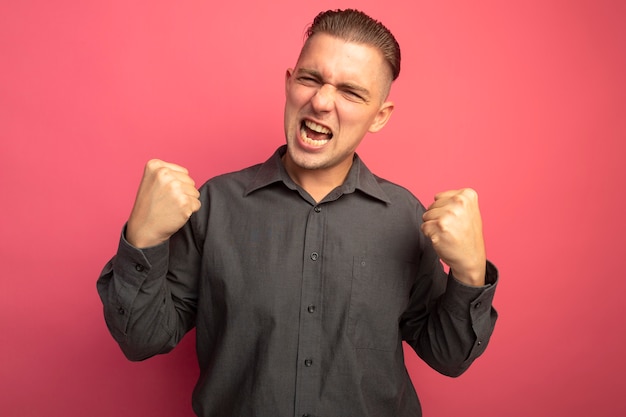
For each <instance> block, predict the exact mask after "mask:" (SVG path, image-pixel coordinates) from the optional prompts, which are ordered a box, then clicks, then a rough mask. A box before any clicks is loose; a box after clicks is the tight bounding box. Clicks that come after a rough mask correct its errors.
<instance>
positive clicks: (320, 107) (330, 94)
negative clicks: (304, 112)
mask: <svg viewBox="0 0 626 417" xmlns="http://www.w3.org/2000/svg"><path fill="white" fill-rule="evenodd" d="M334 104H335V87H333V86H332V85H330V84H323V85H322V86H321V87H320V88H319V89H318V90H317V91H316V92H315V95H314V96H313V97H311V105H312V106H313V109H315V111H318V112H327V111H330V110H332V108H333V106H334Z"/></svg>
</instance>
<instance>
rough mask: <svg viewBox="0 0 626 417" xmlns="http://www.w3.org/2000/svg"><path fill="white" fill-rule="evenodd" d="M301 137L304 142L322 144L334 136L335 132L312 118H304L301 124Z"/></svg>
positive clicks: (313, 144) (315, 144)
mask: <svg viewBox="0 0 626 417" xmlns="http://www.w3.org/2000/svg"><path fill="white" fill-rule="evenodd" d="M300 137H301V138H302V140H303V141H304V143H306V144H309V145H312V146H322V145H325V144H326V143H328V142H329V141H330V140H331V139H332V138H333V132H331V130H330V129H328V128H327V127H324V126H322V125H319V124H317V123H315V122H312V121H310V120H303V121H302V124H301V125H300Z"/></svg>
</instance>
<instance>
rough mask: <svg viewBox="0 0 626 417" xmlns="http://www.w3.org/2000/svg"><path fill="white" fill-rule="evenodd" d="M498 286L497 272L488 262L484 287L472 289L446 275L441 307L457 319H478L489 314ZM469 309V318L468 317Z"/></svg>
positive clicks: (472, 287)
mask: <svg viewBox="0 0 626 417" xmlns="http://www.w3.org/2000/svg"><path fill="white" fill-rule="evenodd" d="M497 284H498V270H497V269H496V267H495V266H494V265H493V264H492V263H491V262H489V261H487V265H486V273H485V285H484V286H481V287H474V286H470V285H467V284H464V283H462V282H461V281H459V280H457V279H455V278H454V276H453V275H452V272H450V273H449V274H448V284H447V287H446V292H445V294H444V296H443V301H442V302H443V306H444V308H445V309H446V310H448V311H449V312H450V313H451V314H454V315H455V316H457V317H459V318H469V317H478V316H481V315H483V314H487V313H489V311H490V310H491V303H492V301H493V297H494V294H495V290H496V287H497ZM468 309H469V313H470V314H469V316H468Z"/></svg>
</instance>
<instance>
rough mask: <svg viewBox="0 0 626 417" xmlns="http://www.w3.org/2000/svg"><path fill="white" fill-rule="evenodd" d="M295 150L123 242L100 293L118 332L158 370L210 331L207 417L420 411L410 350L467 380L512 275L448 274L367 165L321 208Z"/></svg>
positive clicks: (409, 203) (405, 206)
mask: <svg viewBox="0 0 626 417" xmlns="http://www.w3.org/2000/svg"><path fill="white" fill-rule="evenodd" d="M284 152H285V147H284V146H283V147H281V148H279V149H278V150H277V151H276V153H275V154H274V155H273V156H272V157H271V158H270V159H269V160H268V161H266V162H265V163H263V164H259V165H255V166H253V167H250V168H247V169H244V170H242V171H239V172H236V173H231V174H226V175H222V176H218V177H215V178H213V179H211V180H209V181H208V182H207V183H206V184H204V185H203V186H202V187H201V189H200V192H201V197H200V198H201V201H202V208H201V209H200V211H199V212H197V213H195V214H194V215H193V216H192V217H191V219H190V221H189V222H188V223H187V224H186V225H185V226H184V227H183V228H182V229H181V230H180V231H179V232H178V233H176V234H175V235H174V236H172V237H171V238H170V240H169V241H168V242H166V243H164V244H161V245H159V246H155V247H151V248H147V249H143V250H139V249H137V248H134V247H132V246H131V245H130V244H129V243H128V242H126V240H125V239H124V236H123V234H122V237H121V239H120V244H119V249H118V253H117V255H116V256H115V257H114V258H113V259H112V260H111V261H110V262H109V263H108V264H107V265H106V266H105V268H104V270H103V271H102V274H101V276H100V279H99V280H98V285H97V286H98V292H99V294H100V297H101V299H102V302H103V304H104V313H105V319H106V322H107V325H108V327H109V329H110V331H111V334H112V335H113V337H114V338H115V339H116V340H117V342H118V343H119V345H120V346H121V348H122V350H123V351H124V353H125V355H126V356H127V357H128V358H129V359H131V360H143V359H146V358H148V357H150V356H153V355H155V354H159V353H164V352H167V351H169V350H171V349H172V348H173V347H174V346H175V345H176V344H177V343H178V342H179V340H180V339H181V338H182V337H183V335H184V334H185V333H186V332H187V331H189V330H190V329H191V328H193V327H194V326H195V327H196V338H197V355H198V361H199V365H200V378H199V380H198V383H197V385H196V388H195V390H194V393H193V408H194V410H195V412H196V413H197V414H198V415H199V416H205V417H208V416H214V417H217V416H219V417H223V416H229V417H234V416H247V417H250V416H258V417H286V416H298V417H300V416H316V417H318V416H323V417H349V416H355V417H356V416H358V417H364V416H372V417H386V416H389V417H409V416H411V417H415V416H420V415H421V409H420V404H419V401H418V399H417V395H416V394H415V390H414V389H413V385H412V383H411V380H410V377H409V375H408V373H407V370H406V367H405V364H404V357H403V351H402V341H405V342H406V343H407V344H408V345H410V346H411V347H412V348H413V349H414V350H415V351H416V352H417V354H418V355H419V356H420V357H421V358H422V359H423V360H424V361H425V362H426V363H428V364H429V365H430V366H431V367H433V368H434V369H436V370H437V371H439V372H441V373H443V374H445V375H450V376H456V375H459V374H461V373H462V372H463V371H465V370H466V369H467V368H468V367H469V365H470V364H471V363H472V361H474V359H476V358H477V357H478V356H479V355H480V354H481V353H482V352H483V351H484V349H485V347H486V346H487V342H488V340H489V338H490V336H491V334H492V332H493V328H494V325H495V321H496V317H497V314H496V312H495V310H494V309H493V308H492V305H491V304H492V299H493V295H494V291H495V287H496V281H497V271H496V269H495V268H494V267H493V265H492V264H491V263H489V262H487V265H486V268H487V285H486V286H484V287H480V288H476V287H470V286H466V285H464V284H462V283H460V282H459V281H457V280H456V279H454V277H452V276H451V275H450V276H449V275H446V274H445V272H444V270H443V268H442V265H441V263H440V261H439V259H438V258H437V255H436V254H435V252H434V250H433V248H432V246H431V243H430V241H429V240H428V239H427V238H426V237H425V236H424V235H423V234H422V233H421V231H420V224H421V221H422V220H421V218H422V214H423V212H424V207H423V206H422V204H421V203H420V202H419V201H418V200H417V199H416V198H415V197H414V196H413V195H412V194H411V193H410V192H408V191H407V190H406V189H404V188H402V187H399V186H397V185H395V184H392V183H390V182H388V181H386V180H384V179H381V178H378V177H376V176H375V175H373V174H372V173H371V172H370V171H369V170H368V169H367V167H366V166H365V165H364V164H363V163H362V162H361V160H360V159H359V158H358V156H355V158H354V163H353V165H352V168H351V170H350V172H349V174H348V177H347V179H346V181H345V183H344V184H343V185H342V186H340V187H337V188H336V189H335V190H333V191H332V192H331V193H330V194H329V195H328V196H326V197H325V198H324V200H322V201H321V202H319V203H316V202H315V201H314V200H313V199H312V198H311V197H310V196H309V195H308V194H307V193H306V192H305V191H304V190H302V189H301V188H300V187H298V186H297V185H296V184H295V183H294V182H293V181H292V180H291V179H290V178H289V176H288V175H287V173H286V171H285V169H284V167H283V165H282V162H281V159H280V157H281V155H282V154H284Z"/></svg>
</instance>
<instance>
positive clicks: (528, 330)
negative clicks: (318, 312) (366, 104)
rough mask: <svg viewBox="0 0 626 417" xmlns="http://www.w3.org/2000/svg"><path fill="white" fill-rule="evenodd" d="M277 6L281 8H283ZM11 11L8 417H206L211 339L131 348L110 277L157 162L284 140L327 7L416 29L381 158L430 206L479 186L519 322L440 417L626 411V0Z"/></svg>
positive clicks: (366, 151) (5, 205)
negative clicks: (132, 356)
mask: <svg viewBox="0 0 626 417" xmlns="http://www.w3.org/2000/svg"><path fill="white" fill-rule="evenodd" d="M270 3H271V4H270ZM309 3H310V4H305V3H304V2H295V1H286V0H279V1H274V2H257V1H252V0H247V1H243V2H242V1H224V2H209V1H199V0H196V1H193V0H184V1H164V0H150V1H147V0H143V1H127V0H107V1H84V0H83V1H78V0H74V1H72V0H57V1H49V0H39V1H37V0H22V1H9V0H4V1H2V4H1V5H0V190H1V192H2V203H1V205H0V207H1V210H2V211H1V216H0V232H1V237H2V238H1V239H0V265H1V267H2V274H1V276H0V280H1V281H0V283H1V286H0V414H1V415H2V416H21V417H23V416H44V415H45V416H65V417H68V416H81V417H83V416H92V417H97V416H148V415H149V416H157V417H159V416H191V414H192V413H191V407H190V395H191V390H192V387H193V385H194V383H195V378H196V376H197V373H198V372H197V370H196V361H195V357H194V355H195V353H194V347H193V342H194V336H193V333H192V334H190V335H188V337H186V338H185V339H184V341H183V342H182V344H181V345H180V346H179V347H178V348H177V349H175V351H174V352H172V353H171V354H170V355H166V356H161V357H157V358H154V359H151V360H149V361H146V362H143V363H131V362H128V361H126V360H125V359H124V357H123V356H122V354H121V352H120V351H119V349H118V347H117V345H116V344H115V343H114V341H113V339H112V338H111V337H110V336H109V334H108V332H107V330H106V327H105V325H104V321H103V318H102V313H101V305H100V301H99V299H98V297H97V294H96V289H95V281H96V278H97V276H98V274H99V272H100V269H101V267H102V266H103V265H104V263H105V262H106V261H107V260H108V258H109V257H110V256H111V255H112V254H113V252H114V250H115V248H116V244H117V239H118V236H119V232H120V230H121V227H122V224H123V223H124V221H125V219H126V217H127V215H128V213H129V211H130V208H131V204H132V201H133V199H134V194H135V191H136V187H137V185H138V182H139V178H140V175H141V172H142V169H143V165H144V163H145V161H146V160H147V159H149V158H153V157H158V158H162V159H166V160H168V161H172V162H176V163H179V164H181V165H184V166H186V167H188V168H189V169H190V171H191V173H192V176H193V177H194V178H195V179H196V181H197V182H199V183H201V182H204V181H205V180H206V179H208V178H209V177H211V176H213V175H216V174H219V173H223V172H225V171H230V170H235V169H239V168H242V167H245V166H248V165H250V164H253V163H256V162H260V161H262V160H265V159H266V158H267V157H268V156H269V154H270V153H271V152H272V151H273V150H274V149H275V148H276V147H277V146H279V145H280V144H282V143H283V133H282V106H283V100H284V91H283V77H284V71H285V69H286V68H287V67H288V66H292V65H293V64H294V63H295V59H296V56H297V54H298V52H299V48H300V46H301V42H302V35H303V31H304V29H305V26H306V25H307V24H308V23H309V22H310V21H311V20H312V18H313V16H314V15H315V14H316V13H317V12H318V11H320V10H322V9H326V8H337V7H341V8H344V7H348V6H352V7H357V8H361V9H363V10H364V11H366V12H368V13H370V14H372V15H373V16H375V17H376V18H378V19H381V20H382V21H383V22H385V23H386V24H387V26H389V27H390V28H391V29H392V30H393V31H394V33H395V34H396V36H397V38H398V40H399V42H400V44H401V45H402V48H403V49H402V52H403V61H402V63H403V69H402V73H401V75H400V79H399V80H398V82H397V83H396V85H395V87H394V91H393V93H392V98H393V100H394V101H395V102H396V112H395V113H394V115H393V117H392V119H391V121H390V123H389V124H388V125H387V127H386V128H385V129H384V130H383V131H382V132H380V133H378V134H376V135H372V136H369V137H368V138H366V139H365V141H364V143H363V144H362V146H361V148H360V154H361V156H362V157H363V158H364V159H365V161H366V163H367V164H368V165H369V167H370V168H371V169H372V170H373V171H374V172H376V173H377V174H379V175H381V176H383V177H386V178H388V179H390V180H392V181H395V182H398V183H401V184H403V185H405V186H407V187H408V188H409V189H411V190H412V191H413V192H414V193H415V194H416V195H417V196H418V197H419V198H420V199H422V201H423V202H424V203H426V204H429V203H430V201H431V200H432V196H433V195H434V193H436V192H438V191H443V190H446V189H450V188H456V187H462V186H472V187H474V188H476V189H477V190H478V191H479V193H480V196H481V203H482V211H483V216H484V219H485V233H486V237H487V242H488V253H489V257H490V258H491V259H492V260H493V261H494V262H495V263H496V264H497V265H498V266H499V268H500V272H501V283H500V287H499V290H498V293H497V294H496V305H497V308H498V310H499V312H500V320H499V322H498V326H497V328H496V331H495V334H494V336H493V339H492V342H491V345H490V346H489V348H488V349H487V352H486V354H485V355H484V356H483V357H481V358H480V359H478V361H477V362H476V363H475V364H474V366H473V368H471V369H470V370H469V371H468V372H467V373H466V374H464V375H463V376H461V377H460V378H458V379H448V378H445V377H443V376H440V375H438V374H436V373H435V372H434V371H431V370H430V369H428V368H426V367H425V365H423V364H422V363H421V362H419V360H417V359H416V357H415V355H414V354H412V353H407V361H408V366H409V368H410V372H411V375H412V377H413V379H414V381H415V385H416V386H417V389H418V392H419V393H420V395H421V399H422V402H423V405H424V411H425V415H426V416H431V417H432V416H453V415H464V416H478V415H480V416H481V417H496V416H497V417H500V416H508V417H511V416H520V417H521V416H530V415H532V416H572V415H593V416H618V415H625V414H626V399H625V396H624V383H623V380H624V373H625V372H626V360H625V359H624V354H625V353H626V344H625V336H624V335H625V333H626V332H625V327H626V326H625V324H626V323H625V321H626V320H625V308H624V305H625V303H624V301H623V300H624V294H625V293H626V277H624V274H623V272H624V268H623V262H624V259H625V253H624V252H625V251H624V249H625V244H624V236H626V220H625V215H624V203H625V202H626V201H625V198H624V188H625V185H626V181H625V180H626V169H625V167H624V163H623V161H622V160H623V159H624V156H626V145H625V142H626V24H624V22H625V21H626V2H623V1H620V0H616V1H609V0H605V1H599V0H589V1H565V0H563V1H557V0H550V1H539V0H533V1H528V0H525V1H523V0H518V1H508V2H507V1H495V0H485V1H476V2H468V1H462V0H458V1H426V0H424V1H422V0H418V1H410V2H409V1H401V2H400V1H393V0H388V1H384V2H381V1H374V0H363V1H353V2H346V1H333V2H330V1H325V0H321V1H315V2H309Z"/></svg>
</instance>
